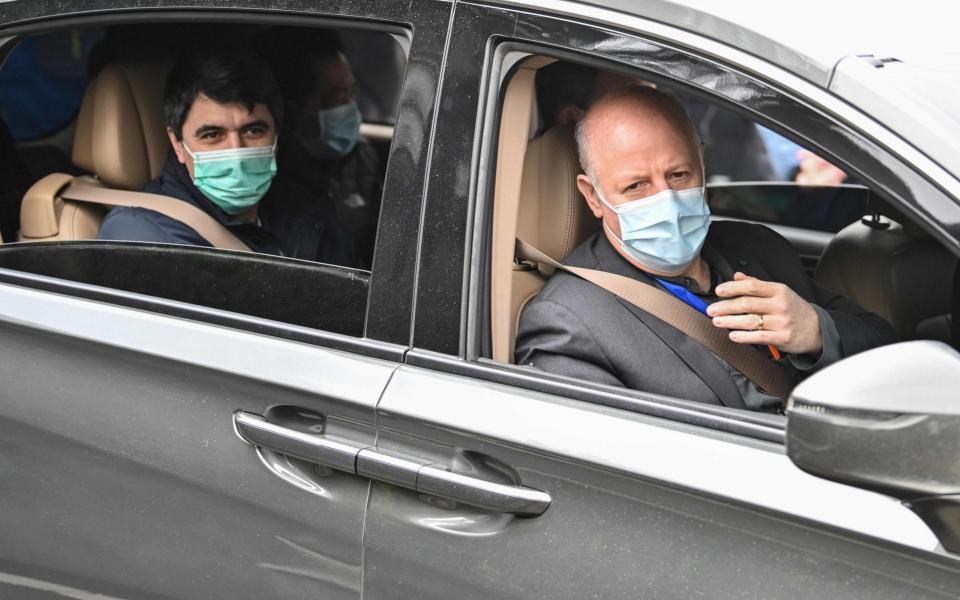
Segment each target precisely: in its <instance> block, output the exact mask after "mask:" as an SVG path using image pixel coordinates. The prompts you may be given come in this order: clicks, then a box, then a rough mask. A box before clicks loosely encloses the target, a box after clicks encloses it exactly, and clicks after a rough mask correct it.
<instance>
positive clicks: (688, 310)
mask: <svg viewBox="0 0 960 600" xmlns="http://www.w3.org/2000/svg"><path fill="white" fill-rule="evenodd" d="M517 256H519V257H520V258H522V259H524V260H529V261H532V262H536V263H541V264H546V265H550V266H551V267H553V268H555V269H560V270H561V271H566V272H568V273H571V274H573V275H576V276H577V277H579V278H581V279H585V280H587V281H589V282H590V283H592V284H594V285H596V286H598V287H601V288H603V289H605V290H607V291H608V292H610V293H611V294H614V295H615V296H618V297H620V298H623V299H624V300H626V301H627V302H629V303H630V304H633V305H634V306H637V307H638V308H641V309H643V310H645V311H646V312H648V313H650V314H651V315H653V316H655V317H657V318H658V319H660V320H661V321H664V322H665V323H667V324H669V325H672V326H673V327H675V328H677V329H679V330H680V331H682V332H683V333H685V334H687V335H688V336H690V337H692V338H693V339H695V340H696V341H698V342H700V344H702V345H703V346H705V347H706V348H707V350H710V351H711V352H713V353H714V354H716V355H717V356H719V357H720V358H722V359H723V360H725V361H726V362H727V363H728V364H729V365H730V366H732V367H733V368H734V369H736V370H738V371H740V372H741V373H743V374H744V376H746V377H747V379H749V380H750V381H752V382H754V383H755V384H757V385H758V386H760V387H761V388H763V390H764V391H766V392H767V393H768V394H771V395H773V396H776V397H778V398H780V399H782V400H784V401H786V399H787V398H788V397H789V396H790V391H791V390H792V389H793V387H794V382H793V379H792V378H791V377H790V375H789V374H788V372H787V371H786V370H784V369H783V368H781V367H778V366H777V365H775V364H774V363H773V362H772V361H771V360H769V359H768V358H767V357H765V356H764V355H763V354H761V353H760V352H758V351H757V350H755V349H754V348H753V347H752V346H750V345H747V344H737V343H736V342H733V341H731V340H730V338H729V337H727V331H726V330H725V329H720V328H719V327H715V326H714V325H713V321H711V320H710V318H709V317H707V316H705V315H703V314H701V313H700V312H698V311H697V310H696V309H695V308H692V307H691V306H689V305H688V304H687V303H686V302H684V301H682V300H680V299H679V298H677V297H675V296H673V295H671V294H668V293H667V292H664V291H662V290H659V289H657V288H655V287H653V286H652V285H647V284H645V283H641V282H639V281H636V280H634V279H630V278H629V277H624V276H622V275H617V274H615V273H607V272H606V271H597V270H595V269H583V268H580V267H568V266H566V265H562V264H560V263H559V262H557V261H556V260H554V259H552V258H550V257H549V256H547V255H546V254H544V253H543V252H541V251H539V250H537V249H536V248H534V247H533V246H531V245H530V244H528V243H527V242H525V241H523V240H521V239H518V240H517Z"/></svg>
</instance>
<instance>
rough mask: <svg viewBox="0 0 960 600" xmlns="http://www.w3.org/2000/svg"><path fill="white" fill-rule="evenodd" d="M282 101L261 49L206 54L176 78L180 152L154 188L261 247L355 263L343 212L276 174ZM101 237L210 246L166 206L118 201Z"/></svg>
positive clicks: (184, 64) (173, 105) (169, 100)
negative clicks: (157, 209) (160, 208)
mask: <svg viewBox="0 0 960 600" xmlns="http://www.w3.org/2000/svg"><path fill="white" fill-rule="evenodd" d="M282 105H283V104H282V99H281V97H280V92H279V88H278V86H277V84H276V82H275V80H274V78H273V76H272V74H271V72H270V70H269V67H267V65H266V64H265V63H264V62H263V61H262V60H260V59H259V58H257V57H255V56H253V55H247V54H233V55H228V54H205V55H199V56H197V57H193V58H190V59H187V60H185V61H181V62H179V63H178V64H177V65H175V66H174V68H173V70H172V71H171V72H170V75H169V77H168V78H167V84H166V89H165V91H164V102H163V107H164V118H165V120H166V125H167V135H168V137H169V138H170V145H171V150H172V151H171V153H170V155H169V157H168V158H167V162H166V165H165V166H164V170H163V173H161V175H160V177H158V178H157V179H155V180H153V181H151V182H149V183H147V185H146V186H145V187H144V190H143V191H145V192H150V193H155V194H161V195H164V196H170V197H173V198H176V199H178V200H182V201H184V202H188V203H190V204H192V205H194V206H196V207H197V208H199V209H201V210H203V211H204V212H205V213H207V214H208V215H210V216H211V217H213V218H214V219H215V220H216V221H218V222H219V223H220V224H221V225H223V226H224V227H226V228H227V229H228V230H229V231H230V232H231V233H233V234H234V235H235V236H237V237H238V238H239V239H240V240H241V241H243V242H244V243H245V244H247V246H249V247H250V248H251V249H252V250H254V251H256V252H263V253H267V254H278V255H284V256H291V257H294V258H301V259H306V260H314V261H320V262H326V263H333V264H341V265H348V266H350V265H352V264H353V257H352V249H351V248H352V244H351V241H350V238H349V234H348V233H347V231H346V230H345V229H344V228H343V227H341V226H340V225H339V223H338V222H337V219H336V215H335V214H334V213H333V212H332V211H330V210H325V209H324V207H323V206H321V205H318V204H317V203H315V202H311V201H310V196H309V194H308V193H307V191H306V190H304V189H303V188H302V187H300V186H298V185H297V184H295V183H294V182H293V181H290V180H289V179H287V178H285V177H284V176H283V175H282V174H278V172H277V163H276V159H275V153H276V144H277V131H278V126H279V121H280V117H281V115H282ZM98 237H99V238H100V239H107V240H125V241H142V242H162V243H171V244H189V245H195V246H211V245H212V244H211V243H210V242H209V241H208V240H206V239H204V238H203V237H202V236H201V235H200V234H199V233H197V232H196V231H195V230H194V229H192V228H191V227H189V226H188V225H186V224H184V223H181V222H180V221H177V220H176V219H173V218H172V217H169V216H166V215H163V214H160V213H158V212H155V211H152V210H148V209H144V208H132V207H118V208H114V209H113V210H112V211H110V213H109V214H108V215H107V217H106V218H105V219H104V221H103V224H102V225H101V227H100V232H99V236H98Z"/></svg>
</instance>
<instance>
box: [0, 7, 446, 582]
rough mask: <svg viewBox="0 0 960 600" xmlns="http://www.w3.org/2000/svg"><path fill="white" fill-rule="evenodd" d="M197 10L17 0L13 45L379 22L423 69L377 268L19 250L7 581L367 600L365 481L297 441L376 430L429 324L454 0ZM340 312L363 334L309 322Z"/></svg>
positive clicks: (141, 251) (2, 408)
mask: <svg viewBox="0 0 960 600" xmlns="http://www.w3.org/2000/svg"><path fill="white" fill-rule="evenodd" d="M198 4H202V3H196V2H191V3H186V6H180V5H179V4H178V3H175V2H155V3H145V4H140V5H138V6H137V9H143V10H142V11H141V10H125V11H122V14H121V13H120V12H115V11H114V9H115V8H117V7H116V5H115V4H114V3H107V2H97V3H89V2H63V3H58V4H57V5H56V6H53V5H49V4H45V3H33V2H7V3H4V4H3V6H2V8H0V26H2V28H3V29H2V31H0V38H4V39H7V38H8V36H21V35H34V34H37V33H42V32H44V31H49V30H54V29H58V28H62V27H65V26H71V27H85V26H91V27H92V26H97V25H99V24H111V25H117V24H118V23H119V24H120V25H117V26H122V24H123V23H129V22H140V23H155V22H161V23H162V22H168V23H171V26H175V25H176V23H177V22H179V21H178V19H179V20H183V21H191V22H192V23H194V24H196V23H199V22H204V21H209V22H211V23H212V22H216V23H232V22H237V21H238V20H239V21H242V22H243V23H245V24H250V23H251V22H253V23H254V24H260V25H265V24H271V25H277V24H280V25H283V24H287V25H298V26H305V27H309V26H312V25H318V24H319V25H321V26H328V27H329V26H334V27H347V28H349V27H356V26H357V25H358V23H360V24H362V25H363V26H367V30H375V29H376V28H371V27H369V24H370V22H371V21H376V22H377V23H378V24H379V26H380V28H381V30H383V31H385V32H387V33H385V35H387V34H389V35H394V36H396V39H397V40H399V42H400V43H401V45H403V46H404V47H405V48H406V51H407V66H408V77H407V79H406V81H405V82H404V84H403V87H402V90H401V93H400V100H399V117H398V120H397V128H398V130H400V131H402V132H403V134H402V135H397V136H396V137H395V140H394V143H393V144H392V146H391V149H390V162H389V166H388V175H387V177H386V180H385V182H384V190H385V191H384V194H383V203H382V209H381V219H382V220H383V222H384V223H386V224H387V226H385V227H383V228H382V229H381V234H380V235H379V236H378V239H377V244H376V258H375V261H376V263H377V268H376V269H375V270H374V271H373V272H372V273H367V272H363V271H358V270H355V269H347V268H341V267H335V266H332V265H311V264H308V263H305V262H303V261H293V260H289V259H282V258H273V257H263V256H254V255H250V254H242V253H240V254H238V253H230V252H223V251H216V250H211V249H197V248H190V247H175V246H160V247H152V246H144V245H131V244H123V243H119V244H113V243H110V244H107V243H96V242H77V243H73V244H55V243H54V244H47V245H37V244H18V245H4V246H0V262H2V266H3V268H0V297H2V299H0V472H2V474H3V477H2V478H0V596H3V597H30V598H33V597H44V598H46V597H73V598H80V597H83V598H87V597H90V598H92V597H97V598H108V597H109V598H317V597H322V598H359V597H361V593H362V589H361V582H362V569H361V565H362V544H361V540H362V531H363V520H364V514H365V507H366V503H367V499H368V494H369V480H368V479H366V478H363V477H358V476H356V475H349V474H344V473H342V472H340V471H336V470H332V469H329V468H323V467H321V466H318V465H317V464H316V462H315V461H313V462H311V461H309V460H303V459H302V458H300V459H298V458H295V456H296V455H298V453H297V452H296V451H295V450H293V451H291V450H290V443H291V440H293V441H294V442H295V441H296V440H300V439H302V438H303V437H304V436H308V435H311V436H319V437H321V438H322V439H323V440H324V441H325V442H326V443H327V444H328V446H329V447H332V448H337V447H340V446H341V445H345V444H348V443H349V444H361V445H372V444H373V442H374V439H375V411H374V408H375V405H376V403H377V402H378V400H379V398H380V396H381V394H382V392H383V390H384V389H385V386H386V383H387V381H388V380H389V378H390V377H391V375H392V373H393V371H394V370H395V369H396V368H397V366H398V365H399V364H400V361H401V360H402V357H403V354H404V352H405V350H406V344H407V341H408V339H409V328H410V312H409V311H410V305H411V301H412V277H411V276H410V274H411V273H412V271H413V269H414V267H415V262H414V256H415V251H416V243H417V240H416V236H415V235H411V234H410V233H409V232H410V231H411V229H414V230H415V226H416V225H415V224H416V223H417V222H418V221H419V205H420V198H421V190H422V183H423V177H424V168H423V165H424V164H425V162H426V161H425V157H426V148H425V147H422V146H421V145H420V142H419V140H420V139H422V138H423V137H425V135H426V132H427V129H426V128H427V125H428V124H429V123H430V122H431V120H432V112H433V106H434V101H435V96H436V82H437V79H438V65H439V62H438V57H439V56H440V54H441V53H442V48H443V43H444V35H445V31H446V21H447V17H448V14H449V5H448V4H446V3H443V2H433V1H424V2H420V1H414V2H410V3H405V4H402V5H398V4H393V3H381V2H360V3H351V4H349V5H344V4H342V3H339V2H332V1H331V2H295V3H287V4H286V5H285V7H284V10H283V11H281V12H278V11H276V10H275V8H276V7H275V6H274V3H271V2H248V3H245V9H246V10H244V11H243V12H242V14H241V13H238V12H236V11H232V10H199V8H201V7H199V6H198ZM211 4H212V5H213V8H214V9H217V8H218V7H220V6H221V3H211ZM207 8H208V9H209V8H210V7H207ZM148 9H150V10H148ZM155 9H165V10H164V11H159V12H158V11H157V10H155ZM160 13H162V16H158V14H160ZM414 31H417V32H422V34H420V35H416V34H414ZM411 224H413V225H412V226H411ZM138 273H139V275H137V274H138ZM172 282H177V283H176V284H172ZM304 282H307V283H309V284H310V285H311V286H312V287H311V288H310V289H307V290H304V289H303V283H304ZM95 284H102V285H95ZM191 284H192V286H193V287H191ZM203 286H207V288H206V289H204V287H203ZM176 287H179V288H180V291H179V292H177V291H176V290H175V289H174V288H176ZM231 288H232V291H231ZM358 290H361V291H362V292H363V293H362V295H359V296H358ZM151 292H152V293H151ZM168 292H169V294H168ZM234 292H237V293H234ZM165 294H167V295H165ZM188 297H192V298H195V299H196V300H195V301H194V302H190V301H185V299H186V298H188ZM240 297H246V298H247V300H237V298H240ZM245 310H249V311H250V313H251V314H244V312H243V311H245ZM312 311H320V312H323V311H329V312H330V313H331V316H330V317H329V319H327V317H326V316H324V315H320V316H316V315H311V314H309V313H311V312H312ZM298 315H299V316H298ZM343 315H348V316H349V318H346V319H341V318H340V317H341V316H343ZM354 316H357V319H354V318H353V317H354ZM284 319H289V320H286V321H284ZM325 321H327V322H331V323H332V322H336V321H340V322H354V321H356V322H359V323H360V324H361V325H360V327H361V328H362V329H360V330H358V331H350V332H347V333H344V332H343V331H326V330H323V327H322V325H317V326H306V325H304V323H308V322H314V323H321V324H322V323H323V322H325Z"/></svg>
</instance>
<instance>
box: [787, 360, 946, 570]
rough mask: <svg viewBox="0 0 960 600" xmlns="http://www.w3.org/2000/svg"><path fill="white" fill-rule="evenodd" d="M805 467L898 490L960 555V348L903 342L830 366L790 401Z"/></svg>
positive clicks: (795, 448) (792, 449)
mask: <svg viewBox="0 0 960 600" xmlns="http://www.w3.org/2000/svg"><path fill="white" fill-rule="evenodd" d="M787 413H788V415H789V416H788V421H787V455H788V456H789V457H790V459H791V460H792V461H793V462H794V464H796V465H797V466H798V467H800V468H801V469H803V470H804V471H806V472H808V473H811V474H813V475H817V476H818V477H823V478H824V479H830V480H832V481H837V482H840V483H846V484H849V485H853V486H857V487H861V488H865V489H869V490H874V491H877V492H880V493H883V494H887V495H889V496H893V497H895V498H899V499H901V500H903V501H904V503H905V504H906V505H907V506H908V507H910V509H912V510H913V511H914V512H915V513H917V515H919V516H920V518H921V519H923V520H924V522H926V523H927V525H928V526H929V527H930V528H931V529H932V530H933V532H934V533H935V534H936V536H937V537H938V538H939V540H940V543H941V544H943V547H944V548H945V549H947V550H948V551H950V552H956V553H960V354H958V353H957V351H955V350H954V349H953V348H951V347H949V346H947V345H946V344H943V343H940V342H928V341H918V342H904V343H900V344H893V345H890V346H884V347H882V348H876V349H874V350H870V351H868V352H864V353H862V354H858V355H856V356H852V357H850V358H848V359H846V360H844V361H842V362H840V363H838V364H835V365H831V366H829V367H827V368H826V369H824V370H823V371H821V372H819V373H817V374H815V375H813V376H811V377H810V378H809V379H807V380H806V381H804V382H803V383H801V384H800V385H798V386H797V387H796V388H795V389H794V391H793V394H792V395H791V396H790V400H789V401H788V402H787Z"/></svg>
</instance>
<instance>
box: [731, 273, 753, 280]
mask: <svg viewBox="0 0 960 600" xmlns="http://www.w3.org/2000/svg"><path fill="white" fill-rule="evenodd" d="M747 279H756V277H753V276H752V275H747V274H746V273H741V272H740V271H737V272H736V273H734V274H733V280H734V281H746V280H747Z"/></svg>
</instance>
